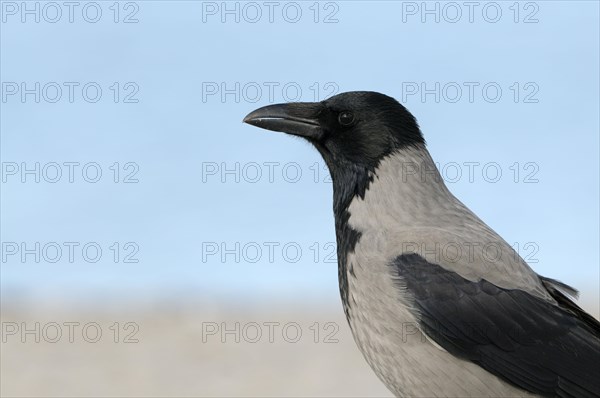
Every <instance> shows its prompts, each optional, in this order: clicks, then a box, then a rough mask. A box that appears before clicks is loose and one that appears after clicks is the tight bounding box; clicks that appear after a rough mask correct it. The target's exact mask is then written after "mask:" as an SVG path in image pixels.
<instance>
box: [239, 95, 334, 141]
mask: <svg viewBox="0 0 600 398" xmlns="http://www.w3.org/2000/svg"><path fill="white" fill-rule="evenodd" d="M324 108H325V107H324V105H322V104H321V103H318V102H293V103H289V104H277V105H269V106H264V107H262V108H259V109H257V110H255V111H253V112H250V113H249V114H248V115H247V116H246V117H245V118H244V123H248V124H252V125H254V126H257V127H260V128H263V129H267V130H273V131H282V132H284V133H288V134H293V135H297V136H300V137H304V138H307V139H314V140H319V139H320V138H321V136H322V135H323V129H322V127H321V123H320V121H319V117H320V116H321V114H322V112H323V110H324Z"/></svg>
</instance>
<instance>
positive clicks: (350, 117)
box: [338, 112, 354, 126]
mask: <svg viewBox="0 0 600 398" xmlns="http://www.w3.org/2000/svg"><path fill="white" fill-rule="evenodd" d="M338 122H339V123H340V124H341V125H342V126H350V125H351V124H352V123H354V114H353V113H352V112H341V113H340V114H339V115H338Z"/></svg>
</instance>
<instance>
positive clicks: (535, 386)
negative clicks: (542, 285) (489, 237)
mask: <svg viewBox="0 0 600 398" xmlns="http://www.w3.org/2000/svg"><path fill="white" fill-rule="evenodd" d="M392 266H393V267H394V270H395V271H396V272H397V275H398V276H399V277H400V278H399V283H400V284H401V285H402V286H403V287H405V288H406V289H407V291H408V292H409V293H410V294H411V295H412V297H413V298H414V305H415V307H416V309H417V310H418V311H419V313H420V322H421V327H422V329H423V331H424V332H425V333H426V334H427V335H428V336H429V337H431V338H432V339H433V340H434V341H435V342H436V343H437V344H439V345H440V346H442V347H443V348H444V349H446V350H447V351H448V352H450V353H452V354H453V355H456V356H458V357H461V358H464V359H468V360H470V361H473V362H474V363H476V364H478V365H479V366H481V367H483V368H484V369H486V370H487V371H489V372H491V373H493V374H495V375H497V376H499V377H501V378H503V379H504V380H506V381H508V382H510V383H512V384H514V385H516V386H518V387H520V388H523V389H525V390H528V391H531V392H533V393H536V394H541V395H546V396H559V397H600V323H598V321H597V320H595V319H594V318H592V317H591V316H589V315H588V314H586V313H585V312H583V311H582V310H581V309H579V307H577V306H576V305H575V304H574V303H572V302H571V301H570V300H569V299H568V298H566V297H565V296H564V295H562V294H561V293H560V292H558V293H557V292H551V293H552V295H553V296H554V295H556V297H558V298H560V300H557V301H559V303H560V305H561V306H556V305H554V304H552V303H549V302H547V301H544V300H542V299H540V298H537V297H535V296H532V295H530V294H528V293H526V292H524V291H521V290H508V289H502V288H500V287H498V286H495V285H493V284H492V283H490V282H488V281H486V280H484V279H482V280H480V281H479V282H472V281H469V280H467V279H465V278H463V277H461V276H460V275H459V274H457V273H455V272H452V271H448V270H446V269H444V268H442V267H441V266H439V265H437V264H432V263H429V262H427V260H425V259H424V258H423V257H421V256H419V255H418V254H403V255H401V256H399V257H397V258H396V259H395V260H394V261H393V262H392ZM558 294H560V296H558ZM561 300H562V301H563V303H561ZM564 300H567V301H568V303H570V304H565V302H564ZM565 306H566V307H565ZM563 307H565V308H563ZM578 311H579V312H578Z"/></svg>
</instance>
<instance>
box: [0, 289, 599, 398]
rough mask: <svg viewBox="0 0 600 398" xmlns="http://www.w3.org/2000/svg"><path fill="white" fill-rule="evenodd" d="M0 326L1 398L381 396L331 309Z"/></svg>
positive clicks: (68, 306)
mask: <svg viewBox="0 0 600 398" xmlns="http://www.w3.org/2000/svg"><path fill="white" fill-rule="evenodd" d="M596 301H597V300H596ZM584 304H585V303H583V304H582V305H583V306H584V308H586V309H587V310H588V311H590V312H591V313H592V314H593V315H594V316H596V317H597V316H598V315H597V312H598V306H597V303H596V302H595V301H592V302H588V305H584ZM273 308H280V310H274V309H273ZM283 308H285V309H283ZM1 318H2V344H1V345H0V356H1V362H0V365H1V369H0V376H1V383H0V384H1V389H0V394H1V395H2V396H3V397H19V396H21V397H22V396H36V397H91V396H94V397H97V396H103V397H104V396H114V397H116V396H118V397H133V396H135V397H167V396H169V397H171V396H194V397H206V396H216V397H224V396H228V397H230V396H236V397H238V396H239V397H242V396H245V397H248V396H271V397H290V396H306V397H323V396H338V397H353V396H354V397H389V396H391V394H390V393H389V391H388V390H387V389H386V388H385V387H384V386H383V384H381V383H380V382H379V380H378V379H377V378H376V376H375V375H374V374H373V372H372V371H371V370H370V368H369V367H368V365H367V364H366V362H365V361H364V360H363V358H362V356H361V354H360V352H359V351H358V349H357V348H356V346H355V344H354V341H353V339H352V336H351V334H350V331H349V328H348V326H347V324H346V321H345V319H344V318H343V313H342V311H341V308H337V307H335V308H333V307H332V308H324V307H323V306H319V305H312V306H308V307H300V308H294V307H293V306H291V307H290V306H283V305H281V303H279V304H278V303H270V304H269V303H267V304H264V303H263V304H261V305H250V304H245V305H244V306H243V307H242V306H236V307H234V308H232V307H221V306H218V305H207V304H206V303H203V302H194V303H190V302H189V301H185V304H182V302H172V303H168V304H167V303H164V302H160V303H154V304H143V305H142V304H137V305H132V304H130V303H124V304H122V305H118V304H113V305H110V306H106V305H105V306H103V307H101V308H97V307H94V306H86V305H74V304H73V303H63V304H57V303H39V302H38V303H36V304H35V305H32V304H31V303H30V304H23V303H21V304H16V303H11V304H10V305H9V304H7V303H5V302H3V303H2V312H1ZM99 331H100V332H101V334H100V335H99V334H98V332H99Z"/></svg>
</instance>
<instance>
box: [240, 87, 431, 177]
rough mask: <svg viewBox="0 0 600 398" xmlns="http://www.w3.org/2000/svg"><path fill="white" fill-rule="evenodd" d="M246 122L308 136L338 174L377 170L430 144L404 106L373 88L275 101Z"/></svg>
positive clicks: (251, 114)
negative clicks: (407, 150)
mask: <svg viewBox="0 0 600 398" xmlns="http://www.w3.org/2000/svg"><path fill="white" fill-rule="evenodd" d="M244 122H246V123H249V124H252V125H255V126H258V127H262V128H265V129H268V130H275V131H283V132H286V133H289V134H293V135H297V136H301V137H303V138H305V139H307V140H308V141H310V142H311V143H312V144H314V146H315V147H316V148H317V149H318V150H319V152H320V153H321V155H322V156H323V158H324V159H325V161H326V162H327V164H328V166H329V168H330V170H331V172H332V174H335V169H338V168H339V167H343V168H346V167H348V166H352V168H365V169H367V170H372V169H374V168H375V167H376V166H377V164H378V163H379V161H380V160H381V159H382V158H384V157H385V156H387V155H389V154H390V153H392V152H394V151H395V150H397V149H401V148H404V147H407V146H414V145H418V144H424V143H425V141H424V139H423V136H422V134H421V131H420V130H419V126H418V125H417V121H416V120H415V118H414V117H413V115H411V114H410V112H409V111H408V110H407V109H406V108H405V107H404V106H402V105H401V104H400V103H398V101H396V100H395V99H393V98H391V97H388V96H387V95H383V94H380V93H376V92H371V91H353V92H347V93H342V94H338V95H336V96H334V97H331V98H329V99H327V100H325V101H321V102H315V103H309V102H298V103H288V104H279V105H270V106H266V107H263V108H260V109H257V110H255V111H254V112H252V113H250V114H249V115H248V116H246V117H245V118H244ZM334 177H335V176H334Z"/></svg>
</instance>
